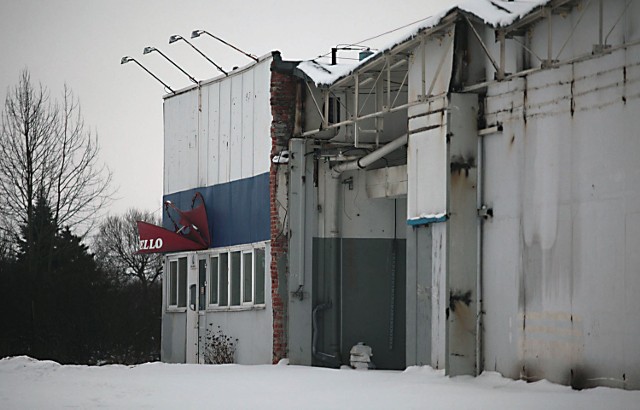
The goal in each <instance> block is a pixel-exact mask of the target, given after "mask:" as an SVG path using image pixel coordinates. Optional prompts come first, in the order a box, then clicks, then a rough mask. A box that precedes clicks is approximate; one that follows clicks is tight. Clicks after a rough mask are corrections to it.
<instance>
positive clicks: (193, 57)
mask: <svg viewBox="0 0 640 410" xmlns="http://www.w3.org/2000/svg"><path fill="white" fill-rule="evenodd" d="M452 3H455V1H454V0H393V1H391V0H380V1H377V2H370V1H364V0H353V1H345V0H322V1H309V0H277V1H276V0H244V1H224V2H222V1H211V0H209V1H206V0H186V1H175V0H173V1H166V0H156V1H151V0H135V1H132V0H109V1H96V0H0V19H1V24H0V56H1V57H0V58H1V63H2V64H1V67H2V69H1V70H0V99H1V101H2V106H3V107H4V100H5V95H6V91H7V88H8V87H9V86H12V85H14V84H16V83H17V81H18V76H19V73H20V70H21V69H23V68H25V67H26V68H28V69H29V70H30V72H31V78H32V80H34V81H35V82H38V81H39V82H41V83H42V84H43V85H45V86H46V87H47V88H49V91H50V92H51V94H52V96H57V95H59V93H60V91H61V89H62V86H63V84H64V83H65V82H66V83H67V84H68V85H69V86H70V87H71V88H72V89H73V91H74V92H75V94H76V96H78V97H79V98H80V102H81V105H82V112H83V115H84V119H85V123H86V125H87V126H88V127H90V129H91V130H93V131H97V133H98V135H99V138H100V145H101V153H102V158H103V160H104V162H105V163H106V164H107V165H108V166H109V168H110V169H111V170H112V171H113V174H114V185H116V187H117V188H118V193H117V197H118V199H117V200H116V201H114V202H113V204H112V205H111V207H110V208H109V209H108V210H107V211H108V212H110V213H121V212H123V211H125V210H126V209H127V208H129V207H137V208H142V209H147V210H151V211H155V210H159V208H160V206H161V202H162V158H163V153H162V138H163V137H162V132H163V131H162V95H163V94H164V90H163V87H162V85H161V84H160V83H158V82H156V80H154V79H153V78H151V77H150V76H149V75H148V74H146V73H145V72H144V71H142V70H141V69H140V68H139V67H137V66H136V65H135V64H134V63H129V64H126V65H122V66H121V65H120V58H121V57H122V56H124V55H129V56H131V57H134V58H136V59H137V60H138V61H139V62H141V63H142V64H143V65H145V66H146V67H147V68H148V69H150V70H151V71H152V72H154V73H155V74H156V75H158V76H159V77H160V78H161V79H162V80H163V81H165V82H166V83H168V84H169V85H170V86H171V87H172V88H173V89H179V88H182V87H185V86H187V85H189V84H191V83H190V81H189V80H188V79H187V78H186V77H185V76H184V75H183V74H182V73H180V72H179V71H178V70H177V69H175V68H174V67H172V66H171V65H170V63H169V62H167V61H166V60H164V59H163V58H162V56H160V55H159V54H158V53H151V54H148V55H145V56H143V55H142V49H143V48H144V47H145V46H154V47H156V48H158V49H160V50H161V51H162V52H164V53H165V54H166V55H168V56H169V57H170V58H171V59H172V60H174V61H175V62H176V63H178V64H179V65H180V66H181V67H182V68H184V69H185V70H186V71H187V72H189V73H190V74H191V75H192V76H194V77H196V78H197V79H198V80H202V79H207V78H211V77H214V76H217V74H218V72H217V70H216V69H215V67H213V66H212V65H211V64H210V63H208V62H207V61H206V60H205V59H204V58H202V57H201V56H199V55H198V54H197V53H196V52H195V51H194V50H192V49H191V48H190V47H189V46H188V45H187V44H185V43H184V42H177V43H174V44H171V45H169V44H168V38H169V36H170V35H172V34H180V35H182V36H184V37H185V38H187V39H188V38H189V36H190V33H191V31H193V30H195V29H204V30H207V31H209V32H210V33H212V34H214V35H217V36H219V37H221V38H223V39H225V40H226V41H228V42H230V43H232V44H234V45H236V46H237V47H239V48H241V49H243V50H245V51H248V52H250V53H253V54H255V55H263V54H266V53H268V52H269V51H271V50H280V51H281V52H282V56H283V58H284V59H285V60H297V59H310V58H315V57H317V56H318V55H320V54H325V53H327V52H329V51H330V49H331V47H332V46H335V45H336V44H339V43H352V42H356V41H360V40H363V39H365V38H368V37H372V36H374V35H377V34H380V33H383V32H386V31H388V30H391V29H394V28H396V27H399V26H402V25H405V24H407V23H410V22H413V21H415V20H418V19H421V18H423V17H428V16H429V15H430V14H433V13H434V12H437V11H439V10H441V9H442V8H444V7H446V6H447V5H449V4H452ZM392 39H393V34H392V35H391V36H387V37H384V38H381V39H378V40H376V41H377V42H372V43H371V45H373V46H375V45H383V44H386V43H388V42H389V40H392ZM192 42H193V44H194V45H195V46H196V47H198V48H199V49H201V50H202V51H203V52H204V53H205V54H207V56H209V58H211V59H212V60H213V61H215V62H216V63H218V64H219V65H221V66H222V67H223V68H225V69H228V70H230V69H231V68H232V67H233V66H236V65H237V66H242V65H245V64H247V63H249V62H250V60H249V59H248V58H246V57H245V56H243V55H242V54H239V53H237V52H235V51H233V50H231V49H230V48H227V47H226V46H224V45H223V44H221V43H218V42H216V41H215V40H214V39H212V38H210V37H208V36H202V37H200V38H197V39H194V40H192Z"/></svg>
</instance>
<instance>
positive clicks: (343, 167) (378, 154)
mask: <svg viewBox="0 0 640 410" xmlns="http://www.w3.org/2000/svg"><path fill="white" fill-rule="evenodd" d="M408 141H409V136H408V135H407V134H404V135H403V136H401V137H400V138H396V139H395V140H393V141H391V142H389V143H388V144H386V145H384V146H383V147H382V148H380V149H377V150H375V151H373V152H372V153H370V154H368V155H365V156H364V157H362V158H360V159H358V160H356V161H352V162H344V163H342V164H338V165H336V166H335V167H333V169H332V170H331V175H332V176H333V177H334V178H338V177H339V176H340V174H341V173H343V172H344V171H353V170H356V169H363V168H366V167H367V166H369V165H371V164H373V163H374V162H376V161H377V160H379V159H380V158H382V157H384V156H385V155H387V154H389V153H391V152H393V151H395V150H397V149H398V148H400V147H402V146H403V145H406V144H407V142H408Z"/></svg>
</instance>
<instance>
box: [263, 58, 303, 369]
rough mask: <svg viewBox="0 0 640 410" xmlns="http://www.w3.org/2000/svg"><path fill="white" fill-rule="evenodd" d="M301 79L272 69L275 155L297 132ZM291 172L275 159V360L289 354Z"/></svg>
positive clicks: (272, 198) (271, 184)
mask: <svg viewBox="0 0 640 410" xmlns="http://www.w3.org/2000/svg"><path fill="white" fill-rule="evenodd" d="M296 83H297V80H296V79H295V77H293V76H292V75H290V74H285V73H280V72H277V71H274V70H273V67H272V71H271V114H272V122H271V158H273V157H274V156H275V155H276V154H278V153H280V152H281V151H282V150H285V149H287V146H288V141H289V138H291V135H292V133H293V128H294V121H295V108H296ZM288 182H289V173H288V166H287V164H274V163H273V162H271V168H270V173H269V193H270V207H271V209H270V214H271V265H270V271H271V300H272V305H273V363H277V362H278V361H279V360H280V359H282V358H285V357H287V297H288V295H287V276H288V272H289V266H288V261H287V252H288V247H289V228H288V221H287V208H288V197H287V192H288Z"/></svg>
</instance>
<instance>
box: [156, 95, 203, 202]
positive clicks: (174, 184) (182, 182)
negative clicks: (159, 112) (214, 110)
mask: <svg viewBox="0 0 640 410" xmlns="http://www.w3.org/2000/svg"><path fill="white" fill-rule="evenodd" d="M197 109H198V95H197V93H195V92H190V93H185V94H180V95H178V96H175V97H172V98H171V99H167V100H165V102H164V144H165V150H164V158H165V160H164V163H165V167H164V190H165V192H169V191H178V190H182V189H186V188H189V187H191V186H195V185H196V184H197V182H198V145H197V144H198V125H197V124H198V123H197Z"/></svg>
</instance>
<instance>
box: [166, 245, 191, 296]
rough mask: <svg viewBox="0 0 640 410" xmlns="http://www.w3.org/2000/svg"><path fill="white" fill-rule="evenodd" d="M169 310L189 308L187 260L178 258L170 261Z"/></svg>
mask: <svg viewBox="0 0 640 410" xmlns="http://www.w3.org/2000/svg"><path fill="white" fill-rule="evenodd" d="M168 289H169V292H168V295H167V296H168V300H167V306H168V307H169V308H185V307H187V258H186V257H184V258H178V259H175V260H171V261H169V284H168Z"/></svg>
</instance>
